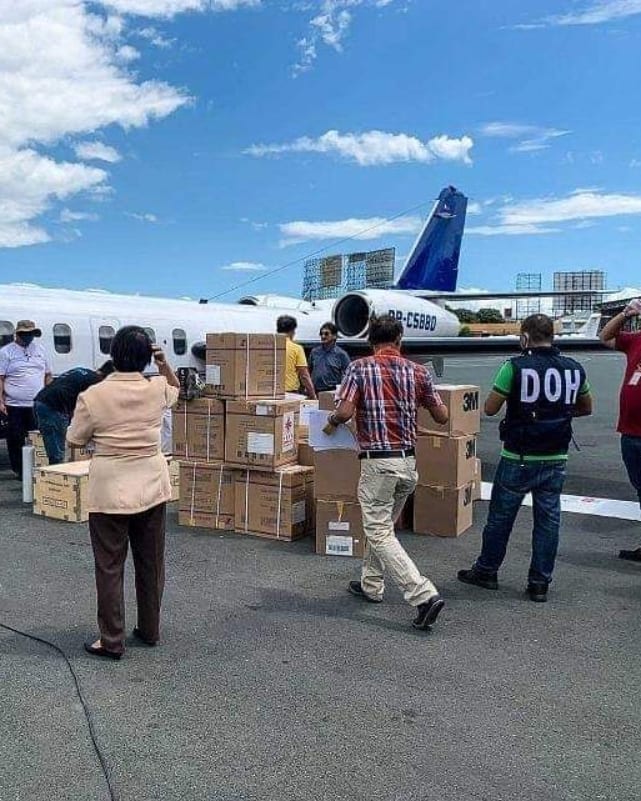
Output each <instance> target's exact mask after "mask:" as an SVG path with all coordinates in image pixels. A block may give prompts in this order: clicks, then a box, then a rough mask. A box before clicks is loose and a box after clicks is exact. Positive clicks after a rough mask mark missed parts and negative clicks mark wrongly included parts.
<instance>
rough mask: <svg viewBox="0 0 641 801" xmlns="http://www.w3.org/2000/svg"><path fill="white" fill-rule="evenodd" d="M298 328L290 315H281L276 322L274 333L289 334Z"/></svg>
mask: <svg viewBox="0 0 641 801" xmlns="http://www.w3.org/2000/svg"><path fill="white" fill-rule="evenodd" d="M297 328H298V323H297V322H296V318H295V317H292V316H291V314H282V315H281V316H280V317H279V318H278V320H276V332H277V333H278V334H291V332H292V331H295V330H296V329H297Z"/></svg>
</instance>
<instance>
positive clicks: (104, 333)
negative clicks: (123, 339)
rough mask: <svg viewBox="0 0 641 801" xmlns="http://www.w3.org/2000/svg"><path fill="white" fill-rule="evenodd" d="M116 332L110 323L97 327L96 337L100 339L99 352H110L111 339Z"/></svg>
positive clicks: (107, 353)
mask: <svg viewBox="0 0 641 801" xmlns="http://www.w3.org/2000/svg"><path fill="white" fill-rule="evenodd" d="M115 335H116V332H115V331H114V329H113V328H112V327H111V326H110V325H101V326H100V328H99V329H98V339H99V341H100V352H101V353H105V354H106V355H107V356H108V355H109V353H110V352H111V341H112V339H113V338H114V336H115Z"/></svg>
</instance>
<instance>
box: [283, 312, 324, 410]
mask: <svg viewBox="0 0 641 801" xmlns="http://www.w3.org/2000/svg"><path fill="white" fill-rule="evenodd" d="M297 325H298V323H297V322H296V318H295V317H291V316H290V315H289V314H283V315H282V316H281V317H279V318H278V320H276V331H277V332H278V333H279V334H285V336H286V337H287V342H286V346H287V350H286V353H285V391H286V392H300V387H301V384H302V385H303V387H304V388H305V392H306V394H307V397H308V398H311V399H312V400H315V399H316V392H315V390H314V385H313V383H312V377H311V376H310V374H309V369H308V368H307V359H306V358H305V351H304V350H303V349H302V347H301V346H300V345H297V344H296V342H294V336H295V335H296V328H297Z"/></svg>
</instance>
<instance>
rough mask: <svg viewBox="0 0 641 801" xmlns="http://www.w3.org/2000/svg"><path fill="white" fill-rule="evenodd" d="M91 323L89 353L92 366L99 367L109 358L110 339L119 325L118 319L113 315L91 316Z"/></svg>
mask: <svg viewBox="0 0 641 801" xmlns="http://www.w3.org/2000/svg"><path fill="white" fill-rule="evenodd" d="M90 323H91V355H92V359H93V366H94V368H96V369H97V368H98V367H100V365H101V364H103V362H106V361H107V359H108V358H109V353H110V350H111V341H112V340H113V338H114V336H115V334H116V331H117V330H118V329H119V328H120V327H121V323H120V320H116V319H115V318H114V317H92V318H91V320H90Z"/></svg>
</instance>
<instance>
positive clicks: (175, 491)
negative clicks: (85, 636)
mask: <svg viewBox="0 0 641 801" xmlns="http://www.w3.org/2000/svg"><path fill="white" fill-rule="evenodd" d="M167 467H168V468H169V482H170V484H171V502H172V503H173V502H174V501H177V500H178V499H179V498H180V462H176V461H174V460H173V459H172V458H171V456H170V457H168V458H167Z"/></svg>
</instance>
